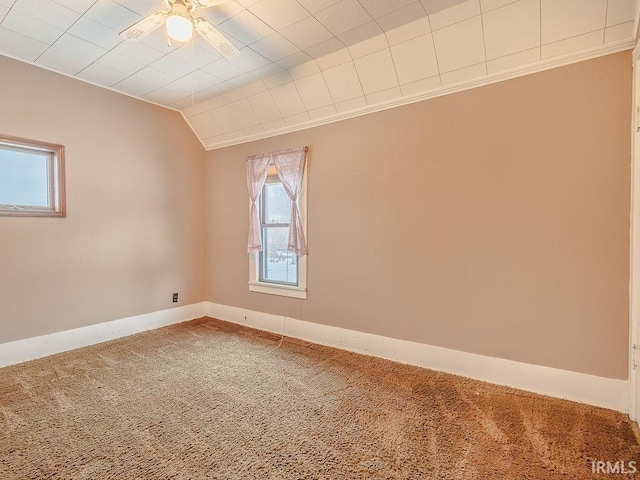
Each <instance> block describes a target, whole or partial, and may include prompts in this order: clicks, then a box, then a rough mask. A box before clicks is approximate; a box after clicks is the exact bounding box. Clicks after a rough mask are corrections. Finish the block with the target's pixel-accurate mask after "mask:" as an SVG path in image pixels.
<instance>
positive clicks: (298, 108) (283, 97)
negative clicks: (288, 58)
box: [270, 82, 305, 117]
mask: <svg viewBox="0 0 640 480" xmlns="http://www.w3.org/2000/svg"><path fill="white" fill-rule="evenodd" d="M270 92H271V96H272V97H273V101H274V102H276V105H277V106H278V109H279V110H280V113H282V116H283V117H289V116H291V115H295V114H297V113H300V112H303V111H304V110H305V108H304V103H302V99H301V98H300V95H299V94H298V90H297V89H296V86H295V84H294V83H293V82H290V83H285V84H284V85H280V86H279V87H276V88H272V89H271V90H270Z"/></svg>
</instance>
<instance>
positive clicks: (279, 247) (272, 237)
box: [261, 227, 298, 285]
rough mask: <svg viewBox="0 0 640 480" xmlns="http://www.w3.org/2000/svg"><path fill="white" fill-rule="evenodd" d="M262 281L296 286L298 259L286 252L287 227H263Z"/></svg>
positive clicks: (287, 240) (291, 253)
mask: <svg viewBox="0 0 640 480" xmlns="http://www.w3.org/2000/svg"><path fill="white" fill-rule="evenodd" d="M263 236H264V237H263V246H264V250H263V253H262V279H261V280H264V281H271V282H279V283H288V284H292V285H297V284H298V265H297V263H298V257H297V256H296V254H295V253H293V252H289V251H287V244H288V243H289V227H264V229H263Z"/></svg>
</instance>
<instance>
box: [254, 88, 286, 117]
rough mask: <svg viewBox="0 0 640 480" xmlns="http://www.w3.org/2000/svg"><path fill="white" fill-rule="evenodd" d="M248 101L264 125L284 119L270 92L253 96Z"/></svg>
mask: <svg viewBox="0 0 640 480" xmlns="http://www.w3.org/2000/svg"><path fill="white" fill-rule="evenodd" d="M247 100H248V101H249V103H250V104H251V107H252V108H253V111H254V112H255V113H256V115H257V116H258V118H259V119H260V121H261V122H262V123H266V122H269V121H272V120H276V119H278V118H280V117H282V114H281V113H280V110H278V106H277V105H276V102H274V101H273V97H272V96H271V94H270V93H269V92H268V91H265V92H262V93H258V94H257V95H252V96H250V97H248V98H247Z"/></svg>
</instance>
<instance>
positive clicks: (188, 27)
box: [167, 3, 193, 42]
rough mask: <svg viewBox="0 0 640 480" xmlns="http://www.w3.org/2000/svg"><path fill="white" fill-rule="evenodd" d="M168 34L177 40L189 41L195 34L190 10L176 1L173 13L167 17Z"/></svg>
mask: <svg viewBox="0 0 640 480" xmlns="http://www.w3.org/2000/svg"><path fill="white" fill-rule="evenodd" d="M167 35H169V37H171V38H173V39H174V40H175V41H177V42H188V41H189V40H191V37H192V36H193V23H192V22H191V17H190V15H189V10H188V9H187V7H185V6H184V5H181V4H179V3H176V4H175V5H174V6H173V10H172V12H171V15H169V16H168V17H167Z"/></svg>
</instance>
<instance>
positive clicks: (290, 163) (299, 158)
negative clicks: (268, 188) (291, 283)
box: [272, 148, 307, 255]
mask: <svg viewBox="0 0 640 480" xmlns="http://www.w3.org/2000/svg"><path fill="white" fill-rule="evenodd" d="M306 153H307V152H306V149H304V148H296V149H291V150H284V151H282V152H278V153H275V154H273V155H272V158H273V163H274V165H275V166H276V171H277V172H278V177H279V178H280V181H281V182H282V186H283V187H284V190H285V191H286V192H287V195H289V198H290V199H291V221H290V222H289V245H288V250H289V251H290V252H294V253H295V254H296V255H306V254H307V243H306V241H305V238H304V230H303V229H302V220H301V219H300V210H299V209H298V198H299V197H300V188H301V187H302V175H303V173H304V162H305V159H306Z"/></svg>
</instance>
